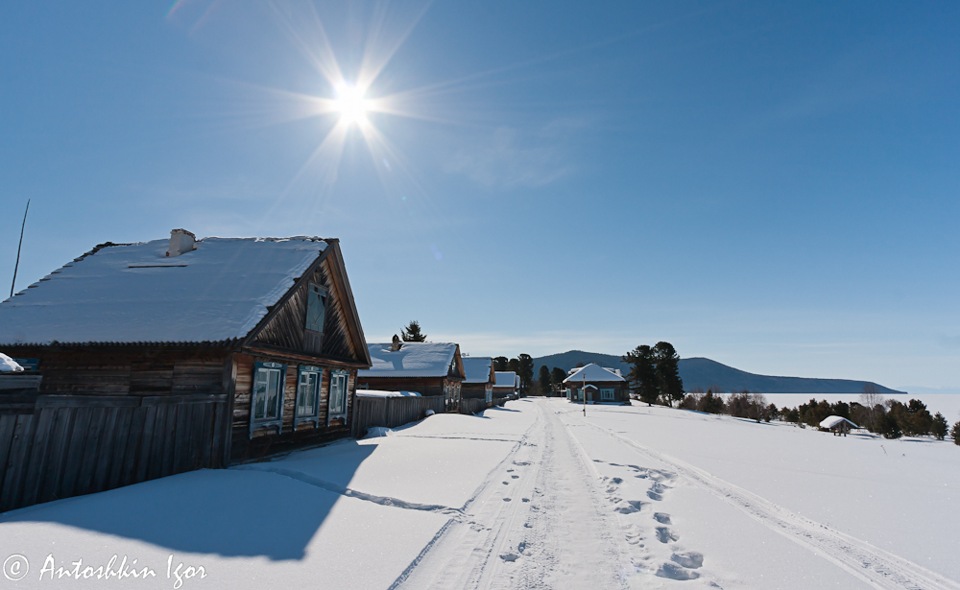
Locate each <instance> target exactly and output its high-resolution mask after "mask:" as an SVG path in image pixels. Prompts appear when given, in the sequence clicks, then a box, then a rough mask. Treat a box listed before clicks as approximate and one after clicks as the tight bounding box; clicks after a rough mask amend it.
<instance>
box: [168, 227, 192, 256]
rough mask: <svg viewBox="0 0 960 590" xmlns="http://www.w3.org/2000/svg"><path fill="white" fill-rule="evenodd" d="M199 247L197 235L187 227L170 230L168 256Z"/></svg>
mask: <svg viewBox="0 0 960 590" xmlns="http://www.w3.org/2000/svg"><path fill="white" fill-rule="evenodd" d="M196 249H197V236H195V235H193V233H192V232H188V231H187V230H185V229H174V230H170V245H169V246H167V256H171V257H172V256H180V255H181V254H186V253H187V252H190V251H193V250H196Z"/></svg>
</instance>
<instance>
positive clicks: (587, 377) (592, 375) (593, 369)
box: [563, 363, 625, 383]
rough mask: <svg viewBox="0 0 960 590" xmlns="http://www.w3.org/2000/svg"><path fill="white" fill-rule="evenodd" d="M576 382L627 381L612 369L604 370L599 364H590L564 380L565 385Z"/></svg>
mask: <svg viewBox="0 0 960 590" xmlns="http://www.w3.org/2000/svg"><path fill="white" fill-rule="evenodd" d="M576 381H581V382H583V381H596V382H600V383H603V382H608V381H625V379H624V378H623V377H621V376H620V375H617V374H616V373H614V372H613V371H611V370H610V369H604V368H603V367H601V366H600V365H598V364H595V363H590V364H588V365H585V366H583V367H580V368H579V369H577V370H576V371H574V372H573V373H571V374H570V376H569V377H567V378H566V379H564V380H563V382H564V383H571V382H576Z"/></svg>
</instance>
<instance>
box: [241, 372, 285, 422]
mask: <svg viewBox="0 0 960 590" xmlns="http://www.w3.org/2000/svg"><path fill="white" fill-rule="evenodd" d="M260 371H268V372H273V371H276V374H278V375H279V383H278V391H277V393H278V395H277V408H276V413H277V415H276V417H272V416H271V417H264V418H259V419H258V418H256V417H255V416H256V406H257V376H258V375H259V374H260ZM268 374H269V373H268ZM286 384H287V366H286V365H284V364H283V363H276V362H272V361H257V362H256V363H254V365H253V381H252V382H251V384H250V437H251V438H252V437H253V433H254V432H255V431H257V430H259V429H261V428H272V427H274V426H275V427H276V428H277V434H280V433H281V432H282V431H283V402H284V397H286V389H287V387H286ZM266 410H267V407H266V402H264V413H266Z"/></svg>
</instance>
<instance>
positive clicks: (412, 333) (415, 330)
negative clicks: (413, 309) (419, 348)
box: [400, 320, 427, 342]
mask: <svg viewBox="0 0 960 590" xmlns="http://www.w3.org/2000/svg"><path fill="white" fill-rule="evenodd" d="M400 337H401V338H403V341H404V342H426V341H427V335H426V334H424V333H423V332H421V331H420V322H418V321H416V320H411V322H410V323H409V324H407V327H406V328H404V329H403V330H402V331H401V332H400Z"/></svg>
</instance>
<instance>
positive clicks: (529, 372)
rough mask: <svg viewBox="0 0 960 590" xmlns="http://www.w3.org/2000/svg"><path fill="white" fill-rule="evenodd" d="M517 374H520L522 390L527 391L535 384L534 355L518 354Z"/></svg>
mask: <svg viewBox="0 0 960 590" xmlns="http://www.w3.org/2000/svg"><path fill="white" fill-rule="evenodd" d="M517 375H519V376H520V391H522V392H523V393H526V392H527V390H528V389H529V388H530V386H531V385H533V357H532V356H530V355H529V354H521V355H519V356H517Z"/></svg>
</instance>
